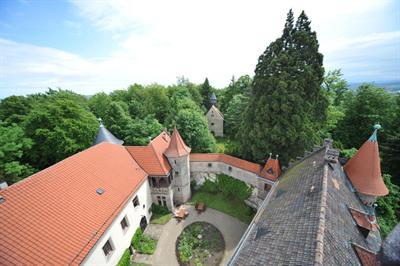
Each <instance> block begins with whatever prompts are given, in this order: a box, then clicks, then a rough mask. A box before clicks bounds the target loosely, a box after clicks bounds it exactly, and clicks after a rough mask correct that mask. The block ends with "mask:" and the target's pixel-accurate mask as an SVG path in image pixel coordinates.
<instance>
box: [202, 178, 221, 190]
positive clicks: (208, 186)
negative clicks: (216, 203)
mask: <svg viewBox="0 0 400 266" xmlns="http://www.w3.org/2000/svg"><path fill="white" fill-rule="evenodd" d="M201 190H202V191H203V192H208V193H216V192H218V187H217V184H216V183H215V182H212V181H210V180H209V179H206V180H205V181H204V183H203V186H202V187H201Z"/></svg>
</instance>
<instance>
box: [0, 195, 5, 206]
mask: <svg viewBox="0 0 400 266" xmlns="http://www.w3.org/2000/svg"><path fill="white" fill-rule="evenodd" d="M5 201H6V199H5V198H3V196H0V204H2V203H3V202H5Z"/></svg>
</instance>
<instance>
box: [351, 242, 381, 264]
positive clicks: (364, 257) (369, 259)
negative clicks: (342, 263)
mask: <svg viewBox="0 0 400 266" xmlns="http://www.w3.org/2000/svg"><path fill="white" fill-rule="evenodd" d="M352 246H353V249H354V252H355V253H356V254H357V257H358V259H359V260H360V263H361V265H379V263H378V258H377V256H376V254H375V253H374V252H372V251H371V250H368V249H366V248H364V247H362V246H360V245H357V244H355V243H352Z"/></svg>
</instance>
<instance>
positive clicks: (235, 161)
mask: <svg viewBox="0 0 400 266" xmlns="http://www.w3.org/2000/svg"><path fill="white" fill-rule="evenodd" d="M190 161H191V162H222V163H226V164H229V165H231V166H234V167H237V168H240V169H243V170H246V171H249V172H252V173H254V174H257V175H261V166H260V165H259V164H256V163H252V162H249V161H246V160H242V159H239V158H236V157H233V156H230V155H226V154H222V153H192V154H190ZM267 178H268V177H267Z"/></svg>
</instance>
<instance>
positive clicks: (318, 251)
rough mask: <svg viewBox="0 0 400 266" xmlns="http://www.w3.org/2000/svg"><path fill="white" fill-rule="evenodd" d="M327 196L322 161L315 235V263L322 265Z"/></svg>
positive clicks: (325, 169) (325, 171)
mask: <svg viewBox="0 0 400 266" xmlns="http://www.w3.org/2000/svg"><path fill="white" fill-rule="evenodd" d="M327 197H328V165H327V164H326V162H325V161H324V175H323V177H322V191H321V209H320V211H319V222H318V229H317V236H316V242H317V245H316V248H315V265H323V259H324V238H325V218H326V209H327Z"/></svg>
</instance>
